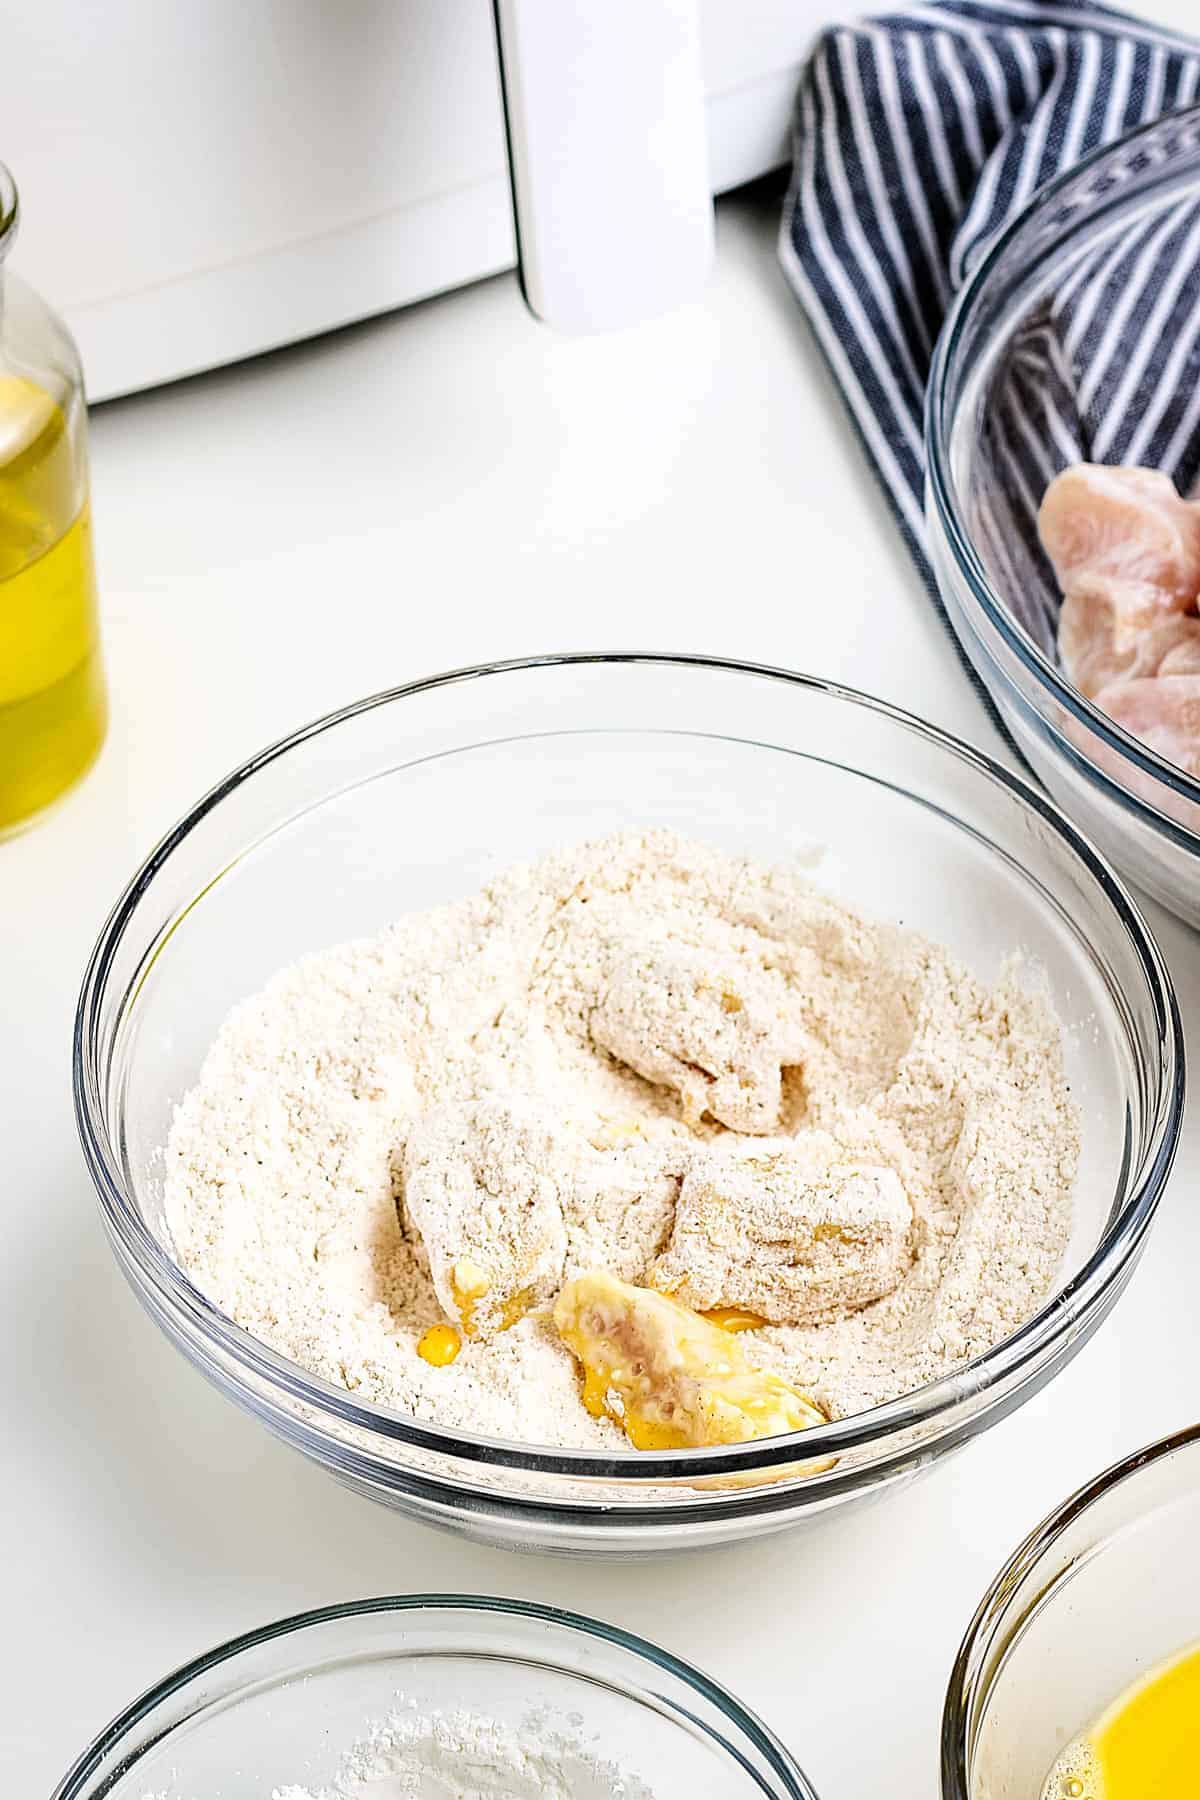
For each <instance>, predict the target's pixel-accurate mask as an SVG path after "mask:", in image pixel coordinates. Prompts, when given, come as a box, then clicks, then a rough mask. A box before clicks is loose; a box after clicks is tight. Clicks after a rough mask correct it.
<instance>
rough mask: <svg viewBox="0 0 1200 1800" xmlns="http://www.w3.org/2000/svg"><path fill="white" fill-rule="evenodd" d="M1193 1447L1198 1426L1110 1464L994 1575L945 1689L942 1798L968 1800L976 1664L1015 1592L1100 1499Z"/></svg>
mask: <svg viewBox="0 0 1200 1800" xmlns="http://www.w3.org/2000/svg"><path fill="white" fill-rule="evenodd" d="M1192 1446H1200V1424H1198V1425H1188V1426H1185V1427H1183V1428H1182V1429H1181V1430H1179V1431H1173V1432H1171V1433H1170V1434H1169V1435H1168V1436H1167V1437H1163V1438H1156V1439H1155V1440H1154V1442H1153V1443H1150V1444H1146V1445H1143V1447H1142V1448H1141V1449H1140V1450H1131V1451H1130V1452H1129V1454H1128V1455H1127V1456H1123V1457H1121V1458H1119V1459H1118V1461H1116V1462H1115V1463H1111V1464H1110V1465H1109V1467H1108V1468H1107V1469H1104V1470H1102V1471H1101V1473H1100V1474H1099V1475H1095V1476H1093V1477H1092V1479H1091V1480H1090V1481H1086V1482H1084V1484H1083V1486H1082V1487H1079V1488H1076V1490H1075V1492H1074V1493H1073V1494H1070V1495H1069V1496H1068V1497H1067V1499H1066V1500H1064V1501H1063V1502H1062V1503H1061V1504H1060V1505H1059V1506H1056V1507H1055V1508H1054V1510H1053V1512H1050V1513H1047V1515H1046V1517H1045V1518H1044V1519H1042V1520H1041V1522H1040V1523H1039V1524H1037V1525H1035V1526H1034V1528H1033V1530H1032V1531H1031V1532H1030V1533H1029V1534H1028V1536H1027V1537H1025V1538H1023V1539H1022V1541H1021V1542H1020V1543H1019V1544H1018V1545H1017V1548H1016V1549H1015V1550H1014V1551H1013V1552H1012V1554H1011V1556H1009V1557H1008V1558H1007V1559H1006V1560H1005V1562H1004V1563H1003V1564H1002V1565H1001V1567H1000V1569H999V1570H998V1571H997V1573H996V1574H995V1575H994V1576H993V1577H992V1580H991V1582H990V1583H989V1584H988V1588H987V1592H986V1593H985V1594H984V1596H983V1599H982V1600H981V1601H980V1602H979V1605H978V1606H977V1607H976V1609H975V1612H974V1614H973V1616H972V1618H971V1623H970V1624H969V1625H968V1626H967V1629H966V1631H965V1633H964V1634H963V1639H962V1642H961V1644H960V1645H959V1647H958V1654H957V1655H956V1656H955V1658H954V1666H953V1668H952V1669H951V1671H950V1680H949V1682H948V1684H947V1687H946V1699H945V1704H944V1706H943V1709H942V1731H941V1739H942V1745H941V1749H942V1757H941V1760H942V1800H970V1789H969V1788H968V1785H967V1780H968V1776H967V1767H966V1742H967V1724H968V1719H969V1715H970V1712H971V1709H972V1707H973V1705H974V1702H975V1698H976V1691H977V1689H978V1687H979V1681H978V1678H977V1673H976V1671H975V1669H974V1668H973V1666H972V1665H973V1662H974V1658H975V1655H976V1651H977V1648H978V1646H979V1645H980V1644H981V1642H983V1641H985V1640H986V1639H987V1638H988V1636H989V1634H990V1632H991V1631H992V1629H993V1628H994V1626H995V1625H996V1624H997V1623H998V1621H999V1620H1000V1619H1002V1618H1003V1616H1004V1612H1005V1609H1006V1607H1007V1606H1008V1603H1009V1600H1010V1598H1011V1596H1012V1595H1013V1593H1014V1592H1016V1590H1017V1589H1018V1588H1019V1587H1020V1586H1021V1585H1022V1583H1023V1582H1024V1581H1025V1580H1026V1579H1027V1578H1028V1577H1029V1576H1030V1575H1031V1574H1032V1573H1033V1571H1034V1570H1035V1569H1036V1568H1037V1566H1038V1564H1039V1563H1040V1562H1041V1561H1042V1560H1043V1558H1045V1557H1046V1556H1048V1555H1050V1553H1051V1552H1052V1551H1053V1549H1054V1546H1055V1544H1056V1543H1057V1542H1058V1541H1059V1539H1060V1538H1061V1537H1062V1536H1063V1534H1064V1533H1065V1532H1067V1531H1069V1530H1070V1528H1071V1526H1072V1525H1074V1524H1075V1522H1076V1520H1078V1519H1080V1518H1082V1517H1083V1515H1084V1514H1085V1513H1087V1512H1089V1511H1090V1510H1091V1508H1092V1507H1093V1506H1095V1505H1096V1504H1097V1502H1098V1501H1100V1500H1103V1499H1105V1498H1106V1497H1107V1496H1108V1495H1109V1494H1110V1493H1113V1492H1114V1491H1115V1490H1116V1489H1117V1488H1119V1487H1123V1486H1124V1485H1125V1483H1126V1482H1129V1481H1135V1480H1136V1479H1137V1477H1138V1476H1139V1475H1141V1474H1142V1473H1143V1472H1144V1471H1145V1470H1146V1469H1150V1468H1153V1467H1154V1466H1155V1465H1156V1464H1157V1463H1159V1462H1161V1461H1162V1460H1163V1458H1164V1457H1169V1456H1174V1455H1175V1454H1176V1453H1177V1452H1178V1451H1180V1450H1187V1449H1189V1448H1191V1447H1192Z"/></svg>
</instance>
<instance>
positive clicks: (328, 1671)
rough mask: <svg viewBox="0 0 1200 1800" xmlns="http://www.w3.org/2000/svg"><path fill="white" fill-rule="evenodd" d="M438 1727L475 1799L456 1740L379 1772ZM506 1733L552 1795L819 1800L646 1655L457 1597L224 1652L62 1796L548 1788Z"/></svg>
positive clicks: (58, 1792)
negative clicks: (470, 1747) (416, 1766)
mask: <svg viewBox="0 0 1200 1800" xmlns="http://www.w3.org/2000/svg"><path fill="white" fill-rule="evenodd" d="M455 1715H458V1716H459V1719H462V1718H463V1716H464V1715H465V1722H466V1731H465V1732H464V1731H463V1730H462V1729H461V1728H459V1727H458V1726H456V1723H455ZM439 1727H440V1729H441V1731H442V1732H443V1733H449V1734H450V1736H451V1738H453V1737H454V1736H455V1735H456V1734H457V1736H458V1737H459V1740H460V1741H462V1740H463V1739H464V1737H465V1738H466V1740H467V1741H468V1742H469V1741H472V1740H473V1741H474V1744H475V1745H476V1746H477V1753H478V1755H479V1762H478V1763H477V1764H473V1765H471V1767H472V1772H473V1773H475V1774H477V1775H478V1778H479V1785H478V1787H477V1786H476V1783H475V1780H474V1779H472V1777H471V1774H469V1773H468V1772H467V1770H466V1769H465V1768H464V1767H463V1766H462V1765H461V1764H459V1763H458V1761H457V1758H456V1756H455V1753H454V1750H453V1744H452V1745H451V1748H450V1749H448V1750H447V1751H446V1752H445V1757H444V1760H442V1759H441V1758H439V1757H437V1756H434V1755H432V1754H430V1755H429V1759H428V1760H429V1763H430V1765H433V1764H437V1766H429V1767H428V1769H427V1772H426V1773H425V1775H424V1777H422V1774H421V1773H420V1771H419V1770H417V1771H414V1770H413V1769H412V1768H411V1767H408V1768H404V1769H401V1770H399V1771H396V1770H393V1769H389V1768H388V1767H387V1762H388V1760H389V1749H390V1748H392V1747H394V1746H403V1745H404V1744H405V1742H406V1741H407V1742H411V1740H412V1736H413V1735H417V1736H418V1737H425V1736H426V1734H427V1733H429V1732H434V1733H436V1732H437V1731H438V1730H439ZM498 1738H499V1739H500V1740H501V1748H500V1749H497V1748H496V1747H495V1746H496V1742H497V1739H498ZM514 1738H515V1739H516V1741H517V1746H518V1755H517V1757H516V1758H514V1760H518V1761H519V1758H520V1751H522V1750H524V1751H527V1752H528V1753H529V1756H530V1760H531V1761H533V1760H534V1759H535V1758H536V1759H538V1760H541V1758H542V1756H544V1758H545V1761H546V1763H547V1764H548V1765H549V1768H548V1772H547V1774H546V1790H545V1791H546V1792H547V1794H549V1793H551V1792H553V1793H554V1794H565V1793H568V1792H570V1793H571V1794H576V1795H578V1796H579V1800H588V1797H589V1796H590V1797H592V1800H600V1797H601V1796H602V1795H603V1796H605V1797H608V1796H617V1795H627V1796H628V1800H650V1796H651V1795H653V1796H654V1800H817V1796H816V1793H815V1791H814V1790H813V1788H812V1787H811V1786H810V1785H809V1783H808V1781H807V1780H806V1778H805V1776H804V1774H803V1772H802V1771H801V1770H800V1768H798V1766H797V1765H796V1763H795V1762H794V1761H793V1760H792V1758H791V1756H790V1755H789V1754H788V1752H787V1750H786V1749H785V1748H784V1747H783V1745H782V1744H781V1743H780V1742H779V1740H778V1738H776V1737H775V1736H774V1734H773V1733H772V1732H771V1731H769V1730H768V1729H767V1727H766V1726H765V1725H764V1724H763V1723H762V1722H761V1721H760V1720H759V1719H757V1718H755V1717H754V1715H753V1714H752V1713H750V1712H747V1711H746V1709H745V1708H744V1707H743V1706H742V1705H741V1704H740V1703H739V1702H738V1701H737V1700H736V1699H735V1698H734V1696H733V1695H732V1694H730V1693H728V1692H727V1691H726V1690H725V1689H724V1688H722V1687H719V1686H718V1685H717V1683H716V1682H713V1681H710V1680H709V1679H708V1677H707V1676H706V1675H703V1674H701V1672H700V1671H699V1670H698V1669H694V1668H692V1667H691V1666H690V1665H689V1664H687V1663H682V1662H679V1661H677V1660H676V1658H675V1657H673V1656H671V1655H669V1654H668V1653H667V1652H666V1651H665V1650H661V1649H659V1648H658V1646H657V1645H654V1644H650V1643H647V1642H646V1641H645V1640H644V1639H642V1638H636V1637H631V1636H630V1635H629V1634H628V1633H627V1632H623V1631H619V1630H617V1629H616V1628H615V1627H614V1626H610V1625H603V1624H601V1623H599V1622H598V1621H597V1620H594V1619H585V1618H581V1617H579V1616H578V1615H576V1614H574V1613H566V1612H560V1611H559V1610H558V1609H557V1608H550V1607H543V1606H533V1605H528V1604H525V1603H524V1602H521V1601H517V1600H497V1599H490V1598H478V1599H477V1598H475V1597H473V1596H470V1595H460V1594H432V1595H431V1594H403V1595H400V1596H398V1597H396V1598H390V1599H378V1600H362V1601H358V1602H355V1603H352V1604H349V1605H345V1606H332V1607H327V1608H324V1609H322V1610H321V1611H319V1612H310V1613H302V1614H300V1615H299V1616H298V1617H296V1618H291V1619H281V1620H278V1621H277V1622H275V1623H273V1624H270V1625H265V1626H263V1627H262V1628H261V1629H260V1630H258V1631H252V1632H248V1633H247V1634H246V1635H245V1636H244V1637H239V1638H235V1639H233V1641H232V1642H230V1643H227V1644H221V1645H220V1646H219V1647H218V1648H217V1649H215V1650H212V1651H210V1652H209V1653H208V1654H207V1655H205V1656H201V1657H198V1658H197V1660H196V1661H195V1662H192V1663H189V1664H187V1666H186V1667H184V1668H181V1669H176V1670H174V1671H173V1672H172V1673H171V1674H170V1675H168V1676H167V1677H166V1678H165V1679H164V1680H163V1681H161V1682H160V1683H159V1684H158V1686H157V1687H154V1688H152V1689H151V1690H150V1691H149V1692H148V1693H146V1694H143V1695H142V1696H141V1697H140V1698H139V1699H137V1700H135V1701H134V1702H133V1704H132V1705H131V1706H129V1707H128V1708H127V1709H126V1710H125V1711H124V1712H123V1713H122V1714H121V1715H120V1716H119V1717H118V1718H116V1719H114V1720H113V1721H112V1723H111V1725H109V1726H108V1727H107V1728H106V1729H105V1730H104V1731H102V1732H101V1733H100V1735H99V1736H98V1737H97V1738H96V1739H95V1741H94V1742H93V1743H91V1744H90V1745H89V1746H88V1747H87V1749H86V1750H85V1751H84V1752H83V1754H82V1755H81V1756H80V1757H79V1758H78V1760H77V1761H76V1762H75V1764H74V1766H73V1767H72V1768H71V1769H70V1770H69V1771H68V1773H67V1774H66V1775H65V1776H64V1777H63V1779H62V1781H61V1782H60V1783H59V1785H58V1787H56V1788H55V1790H54V1795H53V1800H101V1796H104V1797H105V1800H146V1797H147V1796H148V1795H152V1796H153V1797H154V1800H215V1797H216V1796H218V1795H219V1796H220V1797H221V1800H273V1797H275V1800H285V1797H286V1796H290V1797H291V1800H310V1796H311V1797H312V1800H321V1797H322V1796H324V1797H325V1800H329V1796H331V1795H333V1794H334V1793H336V1794H338V1795H343V1796H349V1795H353V1794H362V1795H364V1796H365V1795H367V1794H377V1795H386V1794H393V1795H397V1796H398V1795H400V1794H410V1793H412V1794H431V1795H432V1794H443V1795H447V1796H449V1795H450V1794H452V1793H453V1794H458V1793H466V1792H467V1791H468V1788H467V1786H465V1785H464V1786H461V1787H460V1785H459V1781H458V1780H457V1779H455V1777H456V1776H458V1777H464V1776H465V1778H466V1780H467V1781H469V1783H470V1787H469V1791H470V1792H471V1793H476V1792H479V1793H482V1792H485V1791H486V1792H487V1793H492V1792H495V1793H497V1794H499V1793H502V1792H503V1793H510V1792H513V1791H517V1786H518V1783H519V1791H520V1792H521V1793H533V1792H534V1791H535V1787H536V1791H538V1792H541V1791H542V1789H541V1786H540V1782H541V1779H542V1776H541V1772H540V1771H539V1770H537V1769H536V1768H535V1769H532V1770H530V1771H528V1772H527V1773H526V1775H525V1776H524V1777H522V1776H520V1775H517V1776H516V1777H515V1778H514V1779H511V1780H510V1781H505V1779H504V1777H505V1774H506V1773H508V1774H509V1775H510V1777H511V1776H512V1763H511V1761H509V1760H508V1759H507V1757H506V1756H505V1754H504V1748H503V1745H504V1740H508V1742H510V1743H511V1742H512V1741H513V1739H514ZM543 1747H544V1748H543ZM401 1755H403V1750H402V1749H401ZM405 1760H406V1761H407V1760H410V1759H409V1758H406V1759H405ZM419 1760H420V1761H421V1762H422V1764H424V1761H425V1759H424V1758H423V1757H422V1758H419ZM489 1760H493V1761H494V1762H495V1763H496V1766H497V1768H498V1770H499V1772H498V1773H497V1774H494V1775H493V1773H492V1771H491V1770H490V1769H489V1768H488V1766H487V1765H488V1762H489ZM466 1761H468V1758H464V1762H466ZM364 1764H365V1765H366V1766H365V1767H364V1766H363V1765H364ZM526 1782H528V1784H529V1785H528V1786H527V1785H526ZM414 1783H416V1784H419V1785H414ZM493 1783H494V1785H493Z"/></svg>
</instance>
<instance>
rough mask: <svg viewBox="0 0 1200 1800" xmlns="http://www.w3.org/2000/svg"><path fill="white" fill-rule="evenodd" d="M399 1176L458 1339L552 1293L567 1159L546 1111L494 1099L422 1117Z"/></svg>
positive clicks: (487, 1332)
mask: <svg viewBox="0 0 1200 1800" xmlns="http://www.w3.org/2000/svg"><path fill="white" fill-rule="evenodd" d="M401 1174H402V1180H403V1191H404V1204H405V1207H406V1208H407V1211H408V1216H409V1218H410V1220H411V1221H412V1224H413V1225H414V1227H415V1228H416V1230H417V1231H418V1232H419V1233H420V1237H421V1241H422V1243H423V1245H424V1247H425V1253H426V1255H427V1257H428V1259H429V1273H430V1276H431V1278H432V1280H433V1285H434V1289H435V1291H436V1293H437V1297H438V1299H439V1300H440V1301H441V1303H442V1305H443V1307H444V1308H445V1310H446V1312H447V1314H448V1315H449V1317H450V1318H451V1319H453V1320H454V1322H455V1323H456V1324H457V1325H459V1326H460V1327H461V1329H462V1331H463V1333H464V1335H465V1336H467V1337H490V1336H492V1335H493V1333H495V1332H497V1331H504V1330H505V1329H507V1327H508V1326H510V1325H515V1324H516V1322H517V1320H518V1319H519V1318H520V1317H521V1316H522V1314H523V1313H525V1312H527V1311H528V1310H529V1308H530V1307H531V1306H533V1305H535V1304H536V1303H537V1302H538V1301H539V1300H548V1299H549V1298H550V1297H551V1295H552V1294H553V1293H554V1292H555V1290H556V1289H557V1287H558V1285H559V1283H560V1282H561V1280H562V1274H563V1263H564V1261H565V1259H566V1253H567V1232H566V1225H565V1223H564V1220H563V1199H564V1197H565V1196H566V1195H567V1193H568V1192H569V1191H570V1189H571V1187H572V1185H573V1183H574V1181H575V1178H576V1155H575V1151H574V1149H573V1147H569V1146H568V1145H567V1144H565V1143H564V1141H563V1139H562V1136H561V1134H560V1133H559V1132H558V1130H557V1129H556V1126H555V1121H554V1120H553V1119H552V1118H551V1117H550V1116H549V1115H548V1114H543V1113H542V1112H540V1111H539V1110H538V1109H537V1108H535V1107H532V1106H525V1105H518V1104H514V1103H513V1102H511V1101H509V1100H501V1099H489V1100H482V1101H479V1102H477V1103H476V1104H475V1105H473V1106H452V1107H447V1108H446V1109H445V1110H444V1111H439V1112H435V1113H429V1114H426V1115H425V1116H424V1117H423V1118H421V1119H419V1120H418V1121H417V1124H416V1126H415V1128H414V1129H413V1131H412V1132H411V1134H410V1136H409V1139H408V1142H407V1144H406V1145H405V1148H404V1156H403V1162H402V1168H401Z"/></svg>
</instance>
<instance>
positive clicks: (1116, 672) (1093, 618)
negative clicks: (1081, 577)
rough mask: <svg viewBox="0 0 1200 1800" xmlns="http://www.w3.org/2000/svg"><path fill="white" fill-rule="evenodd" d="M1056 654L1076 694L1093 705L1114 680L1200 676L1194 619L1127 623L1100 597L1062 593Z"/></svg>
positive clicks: (1198, 626) (1164, 616) (1199, 632)
mask: <svg viewBox="0 0 1200 1800" xmlns="http://www.w3.org/2000/svg"><path fill="white" fill-rule="evenodd" d="M1058 653H1059V655H1060V657H1061V658H1062V664H1063V667H1064V669H1066V671H1067V674H1068V675H1069V676H1070V677H1071V680H1072V681H1073V682H1074V683H1075V686H1076V687H1077V688H1078V689H1079V691H1080V693H1081V694H1085V695H1086V696H1087V698H1088V699H1089V700H1094V699H1095V698H1096V696H1097V695H1098V694H1099V692H1100V690H1101V689H1102V688H1106V687H1110V686H1111V685H1112V684H1113V682H1116V681H1136V680H1140V679H1141V678H1142V677H1143V676H1148V675H1166V674H1174V673H1179V674H1186V673H1189V672H1193V671H1194V672H1195V673H1198V674H1200V619H1197V618H1196V617H1194V616H1193V615H1192V614H1191V613H1181V612H1171V613H1157V614H1156V615H1155V616H1154V617H1153V618H1151V619H1149V620H1143V621H1139V622H1136V623H1133V624H1130V623H1129V622H1128V621H1127V620H1125V619H1124V618H1123V617H1122V616H1121V615H1120V614H1119V613H1118V611H1117V610H1116V609H1115V608H1114V606H1113V604H1112V601H1111V599H1108V598H1106V597H1105V596H1104V595H1102V594H1096V593H1091V592H1088V591H1086V590H1085V591H1083V592H1079V593H1073V594H1068V595H1067V596H1066V598H1065V599H1064V601H1063V603H1062V611H1061V612H1060V614H1059V617H1058Z"/></svg>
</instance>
